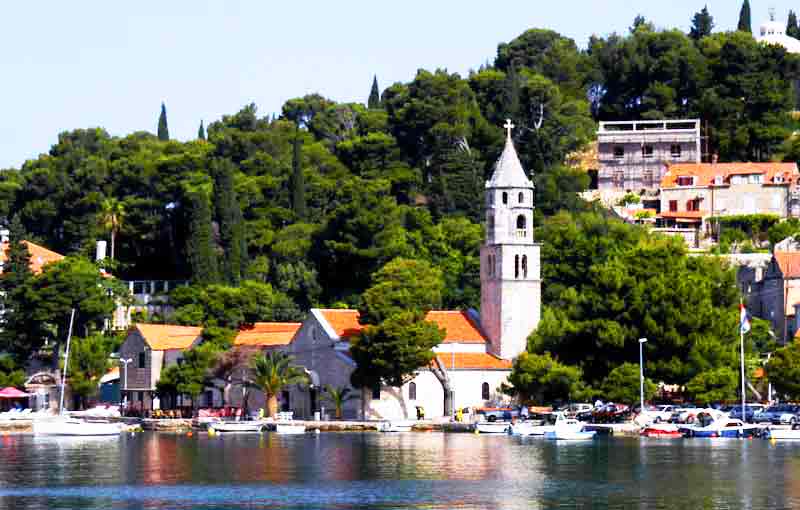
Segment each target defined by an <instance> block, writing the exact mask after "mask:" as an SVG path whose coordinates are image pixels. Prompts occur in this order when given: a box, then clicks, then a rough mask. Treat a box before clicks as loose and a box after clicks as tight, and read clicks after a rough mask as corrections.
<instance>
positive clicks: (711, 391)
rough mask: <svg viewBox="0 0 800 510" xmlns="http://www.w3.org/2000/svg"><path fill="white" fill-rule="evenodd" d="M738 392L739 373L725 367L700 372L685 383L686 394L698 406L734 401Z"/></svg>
mask: <svg viewBox="0 0 800 510" xmlns="http://www.w3.org/2000/svg"><path fill="white" fill-rule="evenodd" d="M740 391H741V390H740V387H739V373H738V372H737V371H736V370H734V369H732V368H730V367H727V366H720V367H717V368H714V369H710V370H707V371H704V372H700V373H699V374H697V375H696V376H694V377H693V378H692V379H691V380H689V382H687V383H686V392H687V393H688V394H689V395H691V396H692V397H693V398H694V400H695V402H697V403H699V404H706V405H710V404H713V403H717V402H726V401H731V400H736V398H737V396H739V395H740Z"/></svg>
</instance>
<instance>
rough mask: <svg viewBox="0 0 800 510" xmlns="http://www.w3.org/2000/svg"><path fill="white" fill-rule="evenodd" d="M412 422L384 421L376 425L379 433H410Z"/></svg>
mask: <svg viewBox="0 0 800 510" xmlns="http://www.w3.org/2000/svg"><path fill="white" fill-rule="evenodd" d="M413 426H414V422H413V421H384V422H381V423H379V424H378V430H379V431H380V432H411V428H412V427H413Z"/></svg>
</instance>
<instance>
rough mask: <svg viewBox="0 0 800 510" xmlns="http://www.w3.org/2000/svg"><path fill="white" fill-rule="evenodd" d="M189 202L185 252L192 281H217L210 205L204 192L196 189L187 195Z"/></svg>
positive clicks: (207, 282) (217, 268) (205, 282)
mask: <svg viewBox="0 0 800 510" xmlns="http://www.w3.org/2000/svg"><path fill="white" fill-rule="evenodd" d="M189 200H190V203H191V209H190V223H189V237H188V239H187V241H186V254H187V256H188V258H189V266H190V267H191V270H192V281H193V282H194V283H199V284H201V285H207V284H210V283H216V282H218V281H219V267H218V265H217V254H216V253H215V252H216V249H215V248H216V243H215V242H214V232H213V229H212V225H211V221H212V218H211V206H210V205H209V201H208V197H207V196H206V195H205V193H202V192H199V191H196V192H194V193H192V195H191V196H190V197H189Z"/></svg>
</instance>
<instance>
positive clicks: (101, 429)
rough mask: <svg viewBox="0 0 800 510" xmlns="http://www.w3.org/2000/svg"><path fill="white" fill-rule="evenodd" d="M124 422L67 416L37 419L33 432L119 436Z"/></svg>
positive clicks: (38, 434)
mask: <svg viewBox="0 0 800 510" xmlns="http://www.w3.org/2000/svg"><path fill="white" fill-rule="evenodd" d="M123 427H124V424H122V423H111V422H103V421H86V420H81V419H78V418H69V417H66V416H55V417H52V418H48V419H40V420H35V421H34V422H33V433H34V435H37V436H118V435H120V433H122V429H123Z"/></svg>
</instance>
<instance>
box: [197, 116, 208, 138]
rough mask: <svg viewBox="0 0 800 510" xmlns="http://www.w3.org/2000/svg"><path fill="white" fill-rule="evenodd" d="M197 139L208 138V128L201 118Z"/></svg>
mask: <svg viewBox="0 0 800 510" xmlns="http://www.w3.org/2000/svg"><path fill="white" fill-rule="evenodd" d="M197 139H198V140H205V139H206V128H205V126H203V120H202V119H201V120H200V129H198V130H197Z"/></svg>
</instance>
